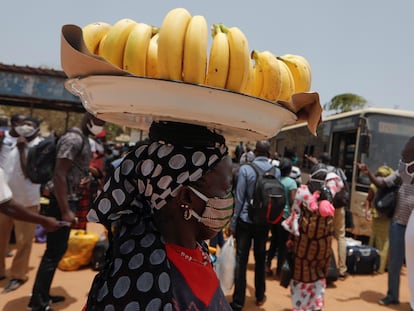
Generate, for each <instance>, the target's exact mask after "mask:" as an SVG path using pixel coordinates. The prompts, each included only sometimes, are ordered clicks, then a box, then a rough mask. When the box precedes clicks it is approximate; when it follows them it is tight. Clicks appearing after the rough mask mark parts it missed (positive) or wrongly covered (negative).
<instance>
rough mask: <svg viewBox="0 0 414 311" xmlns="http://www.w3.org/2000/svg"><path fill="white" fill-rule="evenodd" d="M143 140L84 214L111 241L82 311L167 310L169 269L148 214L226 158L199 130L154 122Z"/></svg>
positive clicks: (219, 143)
mask: <svg viewBox="0 0 414 311" xmlns="http://www.w3.org/2000/svg"><path fill="white" fill-rule="evenodd" d="M149 136H150V140H149V142H148V143H145V144H142V145H138V146H137V147H136V148H135V150H133V151H132V152H130V153H129V154H128V155H127V156H126V157H125V159H124V160H123V161H122V163H121V164H120V166H119V167H118V168H116V169H115V171H114V173H113V175H112V176H110V177H109V179H108V180H107V182H106V183H105V185H104V187H103V190H102V192H101V193H100V194H99V195H98V197H97V199H96V200H95V202H94V206H93V207H92V209H91V211H90V212H89V214H88V220H89V221H97V222H101V223H103V224H104V225H105V227H106V228H107V229H108V231H110V230H114V239H113V243H112V245H111V249H110V253H111V257H112V259H111V260H110V261H108V262H107V264H106V265H105V267H104V269H103V270H102V271H101V272H100V273H99V274H98V276H97V277H96V278H95V280H94V283H93V285H92V288H91V291H90V294H89V298H88V306H87V310H103V309H105V310H172V309H173V305H172V288H171V276H170V268H171V267H170V263H169V261H168V260H167V254H166V251H165V242H164V241H163V239H162V236H161V234H160V232H159V230H158V229H157V228H156V226H155V225H154V219H153V209H161V208H163V207H165V206H166V204H167V202H168V200H169V199H171V198H172V197H175V196H176V195H177V193H178V190H179V189H180V188H181V187H182V186H184V185H188V184H190V183H191V182H195V181H196V180H198V179H200V178H201V177H202V176H204V175H205V174H206V173H207V172H208V171H209V170H211V168H212V167H214V166H215V165H216V164H217V163H219V162H220V160H221V159H222V158H223V157H224V156H225V155H227V154H228V149H227V147H226V145H225V141H224V138H223V137H222V136H221V135H218V134H216V133H214V132H212V131H210V130H208V129H207V128H205V127H201V126H195V125H189V124H182V123H175V122H158V123H153V124H152V126H151V128H150V135H149Z"/></svg>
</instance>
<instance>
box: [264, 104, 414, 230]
mask: <svg viewBox="0 0 414 311" xmlns="http://www.w3.org/2000/svg"><path fill="white" fill-rule="evenodd" d="M412 136H414V111H405V110H398V109H386V108H366V109H361V110H355V111H351V112H345V113H339V114H335V115H332V116H328V117H326V118H324V120H323V122H322V123H321V124H320V125H319V126H318V129H317V136H313V135H312V134H310V132H309V130H308V128H307V126H306V124H305V123H302V124H296V125H292V126H288V127H284V128H283V129H282V130H281V131H280V132H279V134H278V135H277V136H275V137H274V138H272V139H271V146H272V150H273V151H276V152H278V154H279V155H281V156H283V153H284V151H285V150H286V149H293V150H295V151H296V153H297V156H298V158H299V163H298V164H297V165H298V166H299V167H300V168H301V169H302V180H303V181H304V182H306V181H307V176H308V175H307V174H308V173H309V171H310V169H311V167H312V163H310V161H309V160H308V159H307V158H306V157H305V154H308V155H313V156H315V157H318V156H319V155H320V154H321V153H322V152H328V153H329V154H330V155H331V158H332V161H331V164H332V165H335V166H339V167H341V168H342V169H343V170H344V172H345V174H346V176H347V180H348V182H349V184H350V186H351V203H350V205H351V206H350V210H351V212H352V214H351V215H352V218H351V219H350V221H349V222H348V224H347V227H348V228H347V230H348V231H349V232H351V233H352V234H354V235H358V236H370V234H371V225H370V223H369V222H368V221H367V220H366V219H365V203H364V202H365V198H366V195H367V192H368V189H369V184H370V182H369V179H368V177H367V176H365V175H364V174H362V173H360V172H359V170H358V167H357V166H356V165H355V163H356V162H362V163H365V164H367V165H368V167H369V169H370V171H371V172H375V171H376V170H377V168H378V167H379V166H381V165H388V166H390V167H391V168H393V169H397V165H398V160H399V159H400V156H401V151H402V148H403V147H404V144H405V143H406V142H407V140H408V139H409V138H410V137H412ZM351 221H352V222H353V224H352V222H351Z"/></svg>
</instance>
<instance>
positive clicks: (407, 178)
mask: <svg viewBox="0 0 414 311" xmlns="http://www.w3.org/2000/svg"><path fill="white" fill-rule="evenodd" d="M411 165H414V161H411V162H410V163H405V162H403V161H401V160H400V162H399V163H398V172H399V173H400V177H401V179H402V182H403V183H404V184H409V185H411V184H412V183H413V179H414V172H413V173H410V172H409V171H408V168H409V167H410V166H411Z"/></svg>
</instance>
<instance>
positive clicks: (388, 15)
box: [0, 0, 414, 110]
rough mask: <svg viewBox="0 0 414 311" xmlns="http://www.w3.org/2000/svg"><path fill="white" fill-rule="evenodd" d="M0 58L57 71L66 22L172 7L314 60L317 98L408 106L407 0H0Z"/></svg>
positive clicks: (411, 71) (264, 46)
mask: <svg viewBox="0 0 414 311" xmlns="http://www.w3.org/2000/svg"><path fill="white" fill-rule="evenodd" d="M1 2H2V6H1V7H2V9H1V13H0V38H1V43H0V63H3V64H6V65H18V66H26V65H27V66H32V67H41V66H43V67H47V68H52V69H57V70H61V66H60V30H61V26H62V25H64V24H76V25H79V26H81V27H82V26H84V25H86V24H88V23H91V22H96V21H104V22H108V23H111V24H113V23H115V22H116V21H117V20H119V19H121V18H126V17H128V18H131V19H134V20H136V21H138V22H145V23H148V24H152V25H155V26H160V25H161V23H162V20H163V17H164V16H165V14H166V13H167V12H168V11H169V10H170V9H172V8H175V7H185V8H186V9H188V10H189V11H190V13H191V14H192V15H204V16H205V17H206V19H207V22H208V24H209V25H212V24H213V23H216V22H222V23H224V24H226V25H227V26H237V27H239V28H240V29H241V30H242V31H243V32H244V33H245V34H246V36H247V38H248V41H249V46H250V49H257V50H270V51H272V52H273V53H275V54H279V55H282V54H286V53H291V54H301V55H303V56H305V57H306V58H307V59H308V60H309V62H310V64H311V67H312V73H313V82H312V90H314V91H317V92H318V93H319V95H320V98H321V104H324V103H326V102H328V101H329V100H330V99H331V98H332V97H334V96H335V95H338V94H342V93H355V94H358V95H360V96H363V97H364V98H365V99H366V100H367V101H368V105H369V106H375V107H388V108H399V109H409V110H413V109H414V107H413V104H414V92H413V91H412V87H413V84H414V79H413V77H414V17H413V13H414V1H413V0H397V1H389V0H388V1H385V0H362V1H361V0H347V1H334V0H312V1H309V0H303V1H294V0H289V1H274V0H273V1H272V0H263V1H261V0H255V1H247V0H246V1H240V0H221V1H217V0H208V1H197V0H185V1H175V0H170V1H160V0H152V1H148V2H147V1H139V0H119V1H105V0H100V1H96V0H71V1H56V0H53V1H52V0H45V1H42V0H40V1H29V0H26V1H22V0H13V1H6V0H2V1H1Z"/></svg>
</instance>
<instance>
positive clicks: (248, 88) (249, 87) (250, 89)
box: [240, 60, 254, 95]
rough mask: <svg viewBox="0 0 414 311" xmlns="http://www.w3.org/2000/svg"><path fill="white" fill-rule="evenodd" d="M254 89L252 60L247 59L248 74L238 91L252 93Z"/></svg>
mask: <svg viewBox="0 0 414 311" xmlns="http://www.w3.org/2000/svg"><path fill="white" fill-rule="evenodd" d="M253 89H254V66H253V62H252V61H251V60H250V61H249V76H248V77H247V81H246V85H245V86H244V88H243V89H241V90H240V93H243V94H248V95H253Z"/></svg>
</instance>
